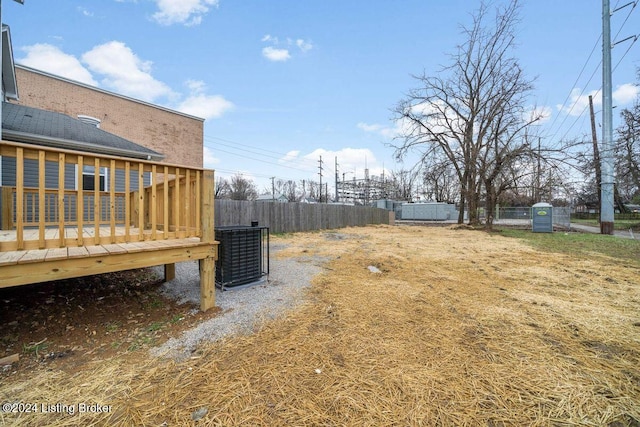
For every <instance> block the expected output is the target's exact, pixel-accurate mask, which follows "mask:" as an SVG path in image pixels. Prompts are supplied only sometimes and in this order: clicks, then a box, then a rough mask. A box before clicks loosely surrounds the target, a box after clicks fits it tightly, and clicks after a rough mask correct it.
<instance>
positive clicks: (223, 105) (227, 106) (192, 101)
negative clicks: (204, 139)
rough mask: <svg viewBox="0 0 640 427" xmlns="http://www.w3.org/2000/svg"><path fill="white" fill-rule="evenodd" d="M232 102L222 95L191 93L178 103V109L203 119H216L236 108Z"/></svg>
mask: <svg viewBox="0 0 640 427" xmlns="http://www.w3.org/2000/svg"><path fill="white" fill-rule="evenodd" d="M234 107H235V106H234V105H233V103H232V102H230V101H227V100H226V99H225V98H224V97H222V96H220V95H204V94H197V95H191V96H189V97H188V98H187V99H185V100H184V101H182V102H181V103H180V105H178V107H177V109H178V110H179V111H182V112H183V113H186V114H191V115H193V116H196V117H202V118H203V119H215V118H218V117H220V116H222V115H223V114H224V113H226V112H227V111H230V110H232V109H233V108H234Z"/></svg>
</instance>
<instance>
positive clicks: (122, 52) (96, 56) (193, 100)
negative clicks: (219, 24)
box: [18, 41, 235, 119]
mask: <svg viewBox="0 0 640 427" xmlns="http://www.w3.org/2000/svg"><path fill="white" fill-rule="evenodd" d="M22 50H23V51H25V52H26V53H27V55H26V56H25V57H24V58H23V59H20V60H18V62H19V63H21V64H24V65H26V66H29V67H33V68H37V69H39V70H42V71H46V72H49V73H51V74H55V75H58V76H61V77H65V78H68V79H71V80H76V81H79V82H81V83H85V84H88V85H92V86H101V87H104V88H105V89H109V90H113V91H114V92H116V93H118V94H122V95H125V96H130V97H133V98H137V99H141V100H144V101H148V102H157V101H158V99H159V98H165V99H168V100H169V101H170V102H171V104H173V106H172V108H174V109H176V110H179V111H182V112H184V113H186V114H191V115H194V116H197V117H201V118H204V119H212V118H218V117H220V116H221V115H222V114H224V113H226V112H228V111H230V110H232V109H233V108H234V107H235V106H234V104H233V103H232V102H230V101H228V100H227V99H225V98H224V97H223V96H222V95H208V94H207V93H206V84H205V83H204V82H203V81H201V80H187V81H186V82H185V85H186V86H187V88H188V89H189V95H187V96H186V97H183V96H181V95H180V94H178V93H176V92H174V91H173V90H172V89H171V88H170V87H169V86H168V85H166V84H165V83H163V82H161V81H159V80H156V79H155V78H154V77H153V76H152V75H151V65H152V64H151V62H150V61H143V60H141V59H140V58H138V56H137V55H135V53H134V52H133V51H132V50H131V49H130V48H129V47H127V46H126V45H125V44H124V43H122V42H118V41H111V42H108V43H105V44H102V45H99V46H95V47H94V48H93V49H91V50H90V51H88V52H86V53H85V54H83V55H82V61H83V62H84V63H85V64H86V65H87V67H88V69H87V68H85V67H84V66H83V65H82V63H81V62H80V61H79V60H78V59H77V58H76V57H74V56H73V55H69V54H67V53H64V52H62V51H61V50H60V49H58V48H57V47H55V46H51V45H48V44H38V45H33V46H28V47H25V48H22ZM92 72H93V74H92ZM94 76H102V79H101V80H100V84H98V82H96V80H95V79H94ZM179 98H182V101H181V102H178V101H177V100H178V99H179Z"/></svg>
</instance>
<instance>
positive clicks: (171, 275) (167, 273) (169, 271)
mask: <svg viewBox="0 0 640 427" xmlns="http://www.w3.org/2000/svg"><path fill="white" fill-rule="evenodd" d="M175 278H176V265H175V264H165V265H164V281H165V282H168V281H170V280H173V279H175Z"/></svg>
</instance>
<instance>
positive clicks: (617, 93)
mask: <svg viewBox="0 0 640 427" xmlns="http://www.w3.org/2000/svg"><path fill="white" fill-rule="evenodd" d="M581 92H582V90H581V89H580V88H574V89H573V90H572V91H571V95H570V99H569V102H568V103H567V105H566V106H564V108H562V106H561V105H558V106H557V109H558V110H559V111H562V112H564V113H566V114H569V115H570V116H574V117H575V116H580V115H582V113H583V112H584V111H586V110H587V108H589V95H591V97H592V98H593V105H594V107H596V106H601V105H602V93H601V92H600V90H593V91H591V92H588V93H583V94H582V95H581V94H580V93H581ZM639 94H640V87H638V86H637V85H635V84H633V83H625V84H622V85H620V86H618V87H617V88H616V90H614V91H613V93H612V94H611V95H612V96H611V97H612V101H613V104H614V105H618V106H621V107H622V106H625V105H628V104H630V103H631V102H633V101H634V100H635V99H636V98H637V97H638V95H639Z"/></svg>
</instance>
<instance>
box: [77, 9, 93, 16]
mask: <svg viewBox="0 0 640 427" xmlns="http://www.w3.org/2000/svg"><path fill="white" fill-rule="evenodd" d="M78 11H79V12H80V13H81V14H83V15H84V16H87V17H91V16H93V12H91V11H89V10H88V9H85V8H84V7H80V6H78Z"/></svg>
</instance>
